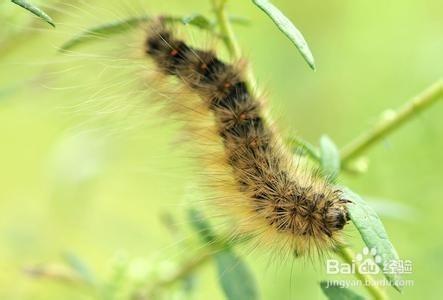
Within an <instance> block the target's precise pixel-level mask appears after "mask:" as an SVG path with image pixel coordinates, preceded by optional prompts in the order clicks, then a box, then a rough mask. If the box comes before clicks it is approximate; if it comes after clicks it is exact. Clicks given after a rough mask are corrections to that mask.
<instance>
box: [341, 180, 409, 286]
mask: <svg viewBox="0 0 443 300" xmlns="http://www.w3.org/2000/svg"><path fill="white" fill-rule="evenodd" d="M342 190H343V197H344V198H345V199H347V200H350V201H352V203H350V204H348V211H349V215H350V218H351V220H352V222H353V223H354V225H355V227H357V229H358V231H359V232H360V235H361V237H362V239H363V241H364V242H365V244H366V246H367V247H368V248H369V249H373V248H375V249H376V250H377V256H379V257H380V258H381V259H380V260H379V261H377V260H376V261H375V262H376V263H377V264H378V265H379V267H380V268H381V269H382V270H383V267H384V265H385V264H387V263H388V262H390V261H398V260H399V257H398V254H397V251H396V250H395V248H394V246H393V245H392V243H391V241H390V240H389V237H388V234H387V233H386V230H385V228H384V226H383V223H382V222H381V220H380V218H379V217H378V215H377V213H376V212H375V211H374V210H373V209H372V207H371V206H370V205H369V204H368V203H366V202H365V201H364V200H363V199H362V198H361V197H360V196H359V195H357V194H355V193H354V192H352V191H351V190H350V189H348V188H342ZM384 275H385V277H386V278H387V279H388V280H389V282H391V284H392V285H393V286H394V288H395V289H396V290H398V291H400V290H401V286H400V285H398V283H399V281H400V279H401V277H400V275H399V274H396V273H394V274H390V273H384Z"/></svg>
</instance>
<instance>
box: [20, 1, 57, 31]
mask: <svg viewBox="0 0 443 300" xmlns="http://www.w3.org/2000/svg"><path fill="white" fill-rule="evenodd" d="M11 2H12V3H14V4H17V5H18V6H21V7H23V8H24V9H26V10H27V11H29V12H31V13H33V14H34V15H36V16H37V17H39V18H40V19H42V20H44V21H46V22H47V23H48V24H50V25H51V26H52V27H55V24H54V21H53V20H52V18H51V17H50V16H48V15H47V14H46V13H45V12H44V11H43V10H41V9H40V8H38V7H37V6H35V5H34V4H32V3H30V2H29V1H25V0H11Z"/></svg>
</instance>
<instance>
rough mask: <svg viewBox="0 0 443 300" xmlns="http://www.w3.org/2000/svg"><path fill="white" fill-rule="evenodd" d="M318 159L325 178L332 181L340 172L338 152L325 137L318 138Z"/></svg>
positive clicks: (332, 143) (333, 144)
mask: <svg viewBox="0 0 443 300" xmlns="http://www.w3.org/2000/svg"><path fill="white" fill-rule="evenodd" d="M320 157H321V159H320V163H321V167H322V170H323V172H324V174H325V176H327V177H329V178H330V179H331V180H334V179H335V178H336V177H337V175H338V173H339V172H340V151H339V150H338V147H337V146H336V145H335V143H334V142H333V141H332V140H331V139H330V138H329V137H328V136H327V135H323V136H322V137H321V138H320Z"/></svg>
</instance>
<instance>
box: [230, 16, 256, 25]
mask: <svg viewBox="0 0 443 300" xmlns="http://www.w3.org/2000/svg"><path fill="white" fill-rule="evenodd" d="M228 18H229V21H230V22H231V23H233V24H237V25H242V26H249V25H251V20H250V19H248V18H245V17H242V16H229V17H228Z"/></svg>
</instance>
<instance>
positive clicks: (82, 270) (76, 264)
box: [64, 253, 95, 284]
mask: <svg viewBox="0 0 443 300" xmlns="http://www.w3.org/2000/svg"><path fill="white" fill-rule="evenodd" d="M64 258H65V261H66V262H67V263H68V265H69V266H70V267H71V268H72V269H73V270H74V271H75V272H76V273H77V274H78V275H80V276H81V278H82V279H83V280H84V281H85V282H87V283H90V284H93V283H94V282H95V278H94V276H93V275H92V272H91V270H90V269H89V268H88V266H87V265H86V264H85V263H84V262H83V261H82V260H81V259H80V258H79V257H78V256H77V255H75V254H73V253H66V254H65V255H64Z"/></svg>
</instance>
